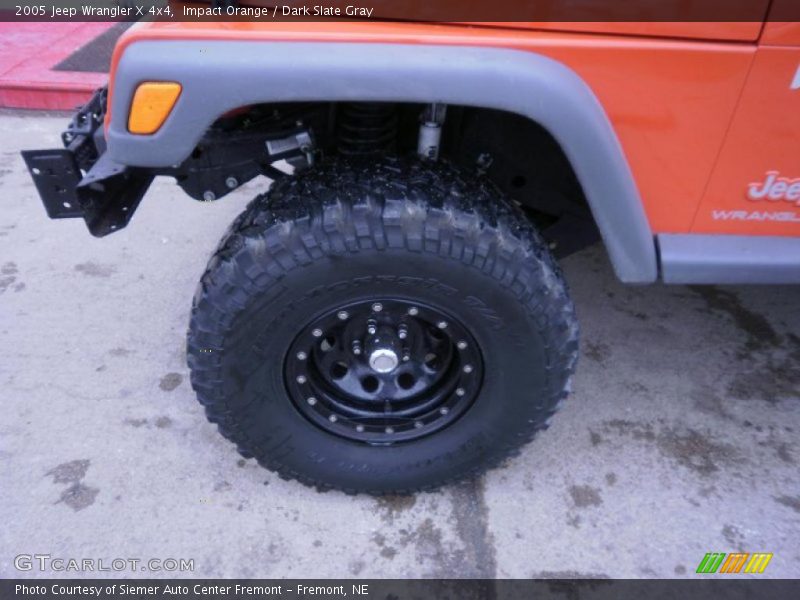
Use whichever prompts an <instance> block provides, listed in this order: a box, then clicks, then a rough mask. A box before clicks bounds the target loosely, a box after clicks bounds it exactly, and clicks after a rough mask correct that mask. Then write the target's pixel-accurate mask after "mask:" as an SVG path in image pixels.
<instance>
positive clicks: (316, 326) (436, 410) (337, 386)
mask: <svg viewBox="0 0 800 600" xmlns="http://www.w3.org/2000/svg"><path fill="white" fill-rule="evenodd" d="M482 378H483V359H482V358H481V353H480V349H479V348H478V344H477V342H476V341H475V340H474V339H473V337H472V335H471V334H470V333H469V331H468V330H467V328H466V327H464V326H463V325H461V324H460V323H459V322H458V321H456V320H455V319H454V318H453V317H452V316H450V315H449V314H446V313H445V312H443V311H442V310H439V309H436V308H433V307H431V306H426V305H423V304H420V303H418V302H413V301H409V300H402V299H398V298H391V299H390V298H377V299H372V300H365V301H361V302H356V303H350V304H347V305H344V306H338V307H335V308H333V309H331V310H329V311H328V312H326V313H324V314H322V315H320V316H319V317H318V318H316V319H314V320H313V321H311V322H310V323H309V324H308V325H307V326H306V327H304V328H303V330H302V331H301V332H300V335H298V336H297V339H296V340H295V341H294V343H293V344H292V346H291V348H290V350H289V353H288V355H287V358H286V387H287V390H288V392H289V396H290V397H291V399H292V401H293V402H294V403H295V405H296V406H297V408H298V410H300V412H302V413H303V414H304V415H305V416H306V417H307V418H308V419H309V420H310V421H311V422H312V423H314V424H315V425H317V426H318V427H320V428H322V429H323V430H325V431H328V432H330V433H333V434H335V435H339V436H342V437H344V438H347V439H350V440H355V441H359V442H363V443H366V444H394V443H399V442H404V441H409V440H414V439H417V438H420V437H422V436H426V435H430V434H432V433H434V432H436V431H438V430H439V429H441V428H443V427H447V426H448V425H449V424H450V423H452V422H454V421H456V420H457V419H458V418H459V417H460V416H461V415H462V414H464V411H466V410H467V409H468V408H469V406H470V404H471V403H472V401H473V400H474V399H475V397H476V396H477V394H478V392H479V391H480V387H481V381H482Z"/></svg>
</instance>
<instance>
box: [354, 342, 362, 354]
mask: <svg viewBox="0 0 800 600" xmlns="http://www.w3.org/2000/svg"><path fill="white" fill-rule="evenodd" d="M353 354H355V355H356V356H359V355H360V354H361V342H359V341H358V340H355V341H354V342H353Z"/></svg>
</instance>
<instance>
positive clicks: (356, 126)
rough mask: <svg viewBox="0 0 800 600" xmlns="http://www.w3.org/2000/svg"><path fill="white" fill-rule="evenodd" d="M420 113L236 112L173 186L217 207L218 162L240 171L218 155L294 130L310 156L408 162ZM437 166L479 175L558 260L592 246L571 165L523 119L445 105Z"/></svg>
mask: <svg viewBox="0 0 800 600" xmlns="http://www.w3.org/2000/svg"><path fill="white" fill-rule="evenodd" d="M424 106H425V105H423V104H415V103H375V102H372V103H341V102H329V103H321V102H315V103H283V104H260V105H255V106H247V107H242V108H239V109H236V110H234V111H231V112H229V113H227V114H226V115H224V116H222V117H220V118H219V119H217V121H215V123H214V124H213V125H212V126H211V128H210V129H209V130H208V131H207V132H206V134H205V135H204V136H203V138H202V139H201V141H200V142H199V144H198V145H197V147H196V148H195V150H194V151H193V152H192V154H191V156H190V157H189V158H188V159H187V161H186V162H185V163H184V165H182V168H180V169H179V170H178V171H179V172H178V173H177V174H176V176H177V178H178V181H179V182H180V183H181V186H182V187H184V189H185V190H186V191H187V192H188V193H190V195H192V196H193V197H195V198H201V197H202V194H203V190H206V189H210V188H213V189H215V190H221V193H215V194H214V197H215V198H216V197H220V196H221V195H224V193H225V191H224V186H223V185H222V184H221V183H219V184H217V185H214V183H213V182H209V180H208V179H209V175H210V176H211V177H217V178H222V177H226V176H225V173H227V172H228V171H230V169H226V168H225V165H224V164H222V165H220V162H223V163H224V161H230V162H231V163H236V164H237V167H239V166H240V165H241V161H242V154H241V152H240V151H236V150H233V149H231V150H227V151H221V150H220V149H221V148H224V147H230V148H239V149H241V148H242V147H243V144H242V143H241V140H243V139H245V138H246V139H247V140H248V141H249V142H250V143H253V142H255V143H256V144H257V146H253V148H254V149H255V151H256V152H258V150H259V149H260V148H262V147H263V138H262V139H260V138H259V132H260V133H261V134H262V135H263V137H266V136H268V135H270V134H271V133H272V132H274V131H278V130H286V128H287V127H291V126H294V125H296V124H300V123H302V124H304V126H306V127H308V128H309V129H310V130H311V131H312V132H313V134H314V139H315V146H316V148H317V150H318V152H319V153H320V154H321V155H323V156H333V155H337V154H348V155H354V156H361V157H364V156H370V155H372V154H375V155H377V154H383V153H395V154H400V155H402V154H411V153H413V152H414V151H415V149H416V147H417V135H418V129H419V121H420V115H421V113H422V110H423V108H424ZM359 136H361V142H359V140H358V137H359ZM354 138H356V139H355V140H354ZM441 156H442V157H443V158H445V159H447V160H450V161H451V162H454V163H456V164H457V165H459V166H460V167H461V168H462V169H465V170H472V171H474V170H480V171H482V172H483V173H484V175H485V176H486V177H488V178H489V179H491V180H492V181H493V182H494V183H495V184H496V185H497V186H498V187H499V188H500V189H501V190H502V191H503V192H504V193H505V194H506V195H507V196H508V197H509V198H511V199H512V200H514V201H515V202H516V203H517V204H519V205H520V206H521V207H522V209H523V210H524V211H525V212H526V213H527V215H528V217H529V218H530V219H532V220H533V221H534V222H535V223H536V225H537V226H538V227H539V229H540V230H541V231H542V233H543V234H544V235H545V237H546V238H547V239H548V240H549V241H550V242H551V246H552V247H553V248H554V250H555V252H556V254H557V255H560V256H563V255H565V254H569V253H572V252H574V251H576V250H578V249H580V248H582V247H584V246H586V245H588V244H590V243H593V242H594V241H596V240H597V239H599V234H598V233H597V229H596V227H595V225H594V221H593V219H592V217H591V212H590V211H589V208H588V205H587V202H586V198H585V196H584V193H583V190H582V188H581V185H580V183H579V182H578V179H577V177H576V175H575V172H574V170H573V168H572V165H571V164H570V162H569V160H568V159H567V157H566V155H565V154H564V151H563V150H562V148H561V146H560V145H559V144H558V142H557V141H556V140H555V138H554V137H553V136H552V135H551V134H550V133H549V132H548V131H547V130H546V129H545V128H544V127H542V126H541V125H539V124H538V123H536V122H534V121H532V120H531V119H529V118H527V117H525V116H522V115H518V114H515V113H511V112H507V111H501V110H496V109H488V108H480V107H470V106H457V105H456V106H453V105H448V107H447V118H446V119H445V122H444V127H443V131H442V147H441ZM212 169H213V170H212ZM238 172H239V173H240V176H239V177H238V178H237V181H238V183H244V181H245V180H246V179H248V178H250V177H252V176H254V175H255V174H256V173H257V170H256V169H250V170H247V169H245V170H241V169H239V171H238ZM226 178H227V177H226ZM565 224H566V226H565Z"/></svg>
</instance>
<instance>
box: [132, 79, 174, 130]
mask: <svg viewBox="0 0 800 600" xmlns="http://www.w3.org/2000/svg"><path fill="white" fill-rule="evenodd" d="M180 95H181V85H180V84H179V83H175V82H174V81H145V82H144V83H140V84H139V87H137V88H136V92H135V93H134V95H133V102H132V103H131V112H130V116H129V117H128V131H130V132H131V133H138V134H141V135H149V134H151V133H155V132H156V131H158V130H159V128H160V127H161V126H162V125H163V124H164V121H166V120H167V117H168V116H169V113H170V111H172V107H173V106H175V102H176V101H177V100H178V96H180Z"/></svg>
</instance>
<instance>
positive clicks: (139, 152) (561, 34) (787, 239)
mask: <svg viewBox="0 0 800 600" xmlns="http://www.w3.org/2000/svg"><path fill="white" fill-rule="evenodd" d="M793 1H794V0H774V1H770V0H753V2H754V4H755V5H756V8H760V9H761V10H762V11H763V15H764V19H763V20H761V21H748V22H741V21H740V22H617V21H614V22H530V23H527V22H526V23H521V22H518V23H486V22H483V23H447V24H444V23H443V24H431V23H414V22H399V21H367V20H362V21H336V20H328V21H295V22H281V21H259V22H241V21H239V22H203V21H197V22H149V23H140V24H137V25H136V26H134V27H133V28H131V29H130V30H129V31H128V32H127V33H126V34H125V35H124V36H123V37H122V38H121V39H120V41H119V43H118V44H117V47H116V49H115V51H114V55H113V60H112V68H111V74H110V81H109V89H108V102H107V106H106V104H105V101H104V103H103V107H102V108H103V110H104V111H105V117H104V121H105V126H104V137H105V139H104V140H103V143H102V145H104V146H107V149H108V155H109V156H108V158H109V160H110V161H111V162H113V164H116V165H119V167H120V168H119V169H118V170H117V171H107V170H106V171H104V172H102V173H99V174H98V175H97V176H92V177H90V178H89V181H88V182H86V181H84V182H83V183H84V185H83V189H85V188H86V184H87V183H96V182H97V181H98V177H105V176H107V175H108V174H109V173H112V174H113V173H120V172H121V170H122V169H128V168H130V169H134V170H137V171H136V173H139V174H141V173H142V172H143V171H142V170H147V171H149V172H151V173H152V174H156V175H157V174H162V175H163V174H172V175H175V176H176V178H177V179H178V181H179V182H180V181H181V179H182V178H183V179H185V178H186V177H187V173H189V174H193V173H196V172H197V165H189V162H191V160H190V159H191V157H192V156H194V155H193V152H194V153H195V155H196V154H197V153H196V148H197V147H198V144H201V140H202V139H203V136H204V135H205V134H206V133H207V132H208V131H210V130H211V129H212V126H214V125H215V124H217V123H219V120H220V119H223V120H224V119H225V118H226V117H227V116H229V115H231V114H237V113H238V112H241V111H247V110H248V107H253V106H270V105H273V104H275V105H277V104H281V103H283V104H285V103H291V102H297V103H302V102H314V103H325V102H328V103H330V104H331V105H332V106H335V105H336V103H343V102H373V103H381V102H383V103H386V102H391V103H417V105H424V104H425V103H434V104H435V103H439V104H442V105H449V106H453V105H457V106H458V105H460V106H461V107H462V108H463V107H466V108H467V109H470V108H478V109H486V110H487V111H504V112H506V113H512V114H515V115H518V116H520V117H523V118H525V119H527V120H528V121H530V122H532V123H535V124H536V126H540V127H541V128H543V129H544V130H545V131H546V132H547V133H548V134H549V135H550V136H552V138H553V140H554V142H555V146H554V147H555V148H557V149H558V148H559V147H560V150H559V152H562V151H563V153H564V155H565V156H566V160H567V163H568V164H569V165H570V166H571V169H572V170H573V171H574V174H575V177H576V179H577V182H578V183H579V186H580V190H582V193H583V195H584V196H585V199H586V203H587V204H588V207H589V209H590V211H591V216H592V217H593V219H594V221H595V222H596V224H597V228H598V230H599V233H600V235H601V236H602V239H603V241H604V243H605V246H606V248H607V249H608V252H609V255H610V258H611V261H612V263H613V265H614V268H615V270H616V273H617V275H618V276H619V277H620V279H621V280H623V281H626V282H631V283H647V282H652V281H655V280H657V279H661V280H663V281H666V282H671V283H688V282H696V283H725V282H762V283H772V282H774V283H779V282H794V281H800V257H798V254H799V253H800V250H798V244H800V158H798V153H797V141H798V139H800V111H798V110H797V103H798V101H800V24H798V23H796V22H777V21H774V20H770V18H769V15H770V14H773V15H776V14H782V13H780V12H778V11H779V10H780V9H782V8H783V9H785V8H786V6H788V5H789V4H788V3H791V2H793ZM556 4H558V3H557V2H556ZM784 5H785V6H784ZM769 11H772V13H770V12H769ZM147 82H152V83H154V84H155V89H158V86H159V84H161V83H163V82H169V83H168V85H172V88H173V93H172V94H171V95H169V94H168V95H167V96H166V100H163V101H160V102H161V108H160V109H159V108H157V106H156V105H157V104H158V103H156V104H153V103H152V102H149V101H141V102H139V104H138V105H137V106H136V107H134V103H133V99H134V97H135V95H136V92H137V89H138V86H140V85H141V84H143V83H147ZM175 90H179V92H176V91H175ZM156 93H158V92H156ZM144 97H145V95H144V94H143V95H142V98H144ZM147 97H149V96H147ZM140 100H141V98H140ZM165 102H166V103H167V104H168V105H166V106H164V103H165ZM173 104H174V106H173ZM134 108H135V109H134ZM159 110H163V114H162V113H159V114H148V111H150V112H153V111H156V112H158V111H159ZM134 113H136V114H134ZM134 120H137V122H142V123H155V124H156V127H155V128H154V130H153V131H152V132H151V131H149V130H145V133H144V134H142V131H141V130H139V129H136V128H135V127H133V126H132V123H134ZM487 123H491V121H487ZM451 127H452V126H451ZM493 127H494V125H492V124H488V125H487V126H486V130H487V132H489V131H490V130H492V128H493ZM511 129H514V127H513V126H512V127H511ZM508 132H509V130H508V129H507V130H505V131H504V134H507V133H508ZM84 137H85V136H84ZM445 137H447V129H445ZM515 150H516V154H517V159H518V162H519V161H520V160H522V159H524V156H520V154H528V153H529V154H531V155H537V153H538V152H539V151H538V150H536V149H535V148H533V147H531V148H525V147H524V145H522V146H521V145H520V144H519V140H517V146H516V149H515ZM109 164H110V163H109ZM181 165H183V167H184V168H183V169H182V170H181V168H180V167H181ZM187 165H189V166H187ZM529 166H530V168H535V164H533V159H531V161H530V165H529ZM81 168H82V169H83V170H85V169H84V168H83V167H81ZM170 169H172V171H170ZM68 170H69V169H68ZM490 174H491V173H490ZM252 176H253V174H252V173H249V174H247V175H246V176H245V177H244V179H247V178H250V177H252ZM220 177H222V174H221V175H220ZM525 179H526V178H525V177H522V176H518V177H516V178H515V179H514V180H515V181H525ZM227 180H228V181H233V182H235V183H236V185H234V188H235V187H236V186H237V185H238V184H240V183H241V182H242V180H243V177H242V176H237V177H228V178H227ZM222 181H223V179H219V181H218V182H217V184H216V187H214V188H213V189H212V188H209V189H208V190H207V191H206V192H205V193H204V195H203V194H202V193H200V192H198V193H195V194H194V197H195V198H200V199H203V198H205V199H216V198H218V197H220V195H222V194H224V193H227V192H228V191H230V190H229V189H228V188H226V187H225V186H224V184H223V183H222ZM148 185H149V180H148V181H146V182H144V181H142V185H141V186H139V187H141V193H142V194H143V193H144V190H145V189H146V188H147V186H148ZM515 185H516V184H515ZM59 187H63V184H59ZM119 187H120V188H125V187H126V186H119ZM128 187H130V186H128ZM501 187H502V186H501ZM506 187H507V188H508V189H506V190H505V191H507V192H508V193H509V194H510V195H511V196H512V197H514V199H515V200H518V201H520V202H521V203H522V204H525V203H526V198H525V197H524V196H525V190H524V189H523V190H518V191H519V192H520V193H519V194H518V195H517V196H515V195H514V193H513V191H514V190H513V189H512V188H513V187H514V186H506ZM517 187H518V186H517ZM42 189H43V188H42V187H40V192H41V191H42ZM137 189H138V188H137ZM140 195H141V194H138V192H137V194H134V195H133V196H137V199H136V200H131V199H127V200H126V202H127V203H128V205H129V206H126V207H125V210H126V211H128V213H127V215H125V218H124V219H122V220H121V221H120V223H117V224H115V225H114V226H113V227H111V225H109V222H107V221H108V219H105V221H104V223H105V224H104V225H103V226H97V225H96V226H94V227H93V226H91V225H90V230H92V232H93V233H94V234H95V235H103V234H105V233H109V232H110V231H112V230H115V229H118V228H119V227H124V226H125V224H127V219H129V218H130V214H131V213H132V209H133V208H135V206H132V205H133V204H136V203H138V196H140ZM44 197H45V194H44V193H43V198H44ZM101 203H102V202H101ZM46 204H47V202H46ZM71 204H73V203H71ZM94 204H95V205H97V202H94ZM533 208H535V209H540V207H538V206H533ZM129 209H131V210H129ZM48 211H49V212H50V213H51V216H53V214H54V213H53V211H56V212H58V207H57V205H56V208H52V206H51V207H50V208H48ZM84 212H85V211H84ZM107 212H108V211H107ZM111 212H114V211H111ZM116 212H117V213H119V210H117V211H116ZM545 212H547V211H546V210H545ZM79 215H80V211H78V210H76V209H72V212H69V213H68V214H62V215H60V216H79ZM83 216H84V218H86V219H87V223H89V220H90V219H89V217H87V215H86V214H84V215H83ZM95 220H97V219H95Z"/></svg>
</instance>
